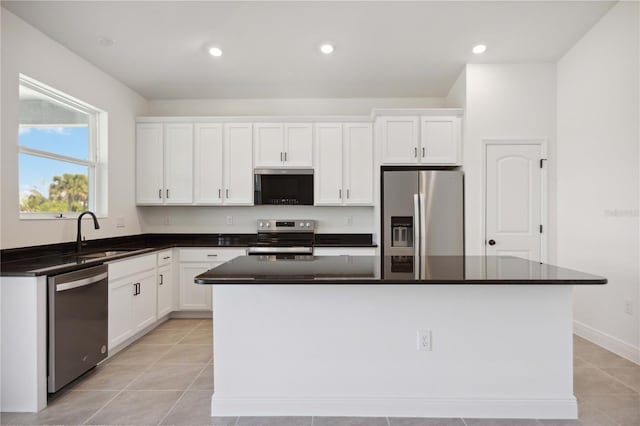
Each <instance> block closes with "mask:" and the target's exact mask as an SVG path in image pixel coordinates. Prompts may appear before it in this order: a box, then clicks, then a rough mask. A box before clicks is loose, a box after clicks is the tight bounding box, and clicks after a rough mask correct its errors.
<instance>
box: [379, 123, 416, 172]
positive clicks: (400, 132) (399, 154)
mask: <svg viewBox="0 0 640 426" xmlns="http://www.w3.org/2000/svg"><path fill="white" fill-rule="evenodd" d="M380 120H381V125H380V131H381V133H382V135H381V136H382V162H383V163H384V164H415V163H418V161H419V157H418V155H419V154H418V149H419V142H420V141H419V139H418V125H419V120H418V117H383V118H381V119H380Z"/></svg>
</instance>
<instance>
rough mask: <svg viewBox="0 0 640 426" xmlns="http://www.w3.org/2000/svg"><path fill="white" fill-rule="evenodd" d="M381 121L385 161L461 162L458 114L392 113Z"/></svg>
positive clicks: (393, 162)
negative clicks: (398, 114)
mask: <svg viewBox="0 0 640 426" xmlns="http://www.w3.org/2000/svg"><path fill="white" fill-rule="evenodd" d="M378 120H379V131H380V138H381V140H382V163H383V164H427V165H459V164H461V161H462V160H461V152H460V151H461V120H460V117H459V116H457V115H422V116H390V117H380V118H379V119H378Z"/></svg>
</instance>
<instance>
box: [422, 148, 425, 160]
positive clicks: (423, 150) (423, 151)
mask: <svg viewBox="0 0 640 426" xmlns="http://www.w3.org/2000/svg"><path fill="white" fill-rule="evenodd" d="M424 153H425V149H424V146H423V147H422V158H424Z"/></svg>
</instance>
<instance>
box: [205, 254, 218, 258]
mask: <svg viewBox="0 0 640 426" xmlns="http://www.w3.org/2000/svg"><path fill="white" fill-rule="evenodd" d="M207 257H218V255H217V254H208V255H207Z"/></svg>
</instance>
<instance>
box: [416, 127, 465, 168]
mask: <svg viewBox="0 0 640 426" xmlns="http://www.w3.org/2000/svg"><path fill="white" fill-rule="evenodd" d="M420 143H421V146H420V152H419V154H420V161H421V162H422V163H427V164H457V163H458V161H459V160H458V152H459V146H460V125H459V119H458V117H422V119H421V132H420Z"/></svg>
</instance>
